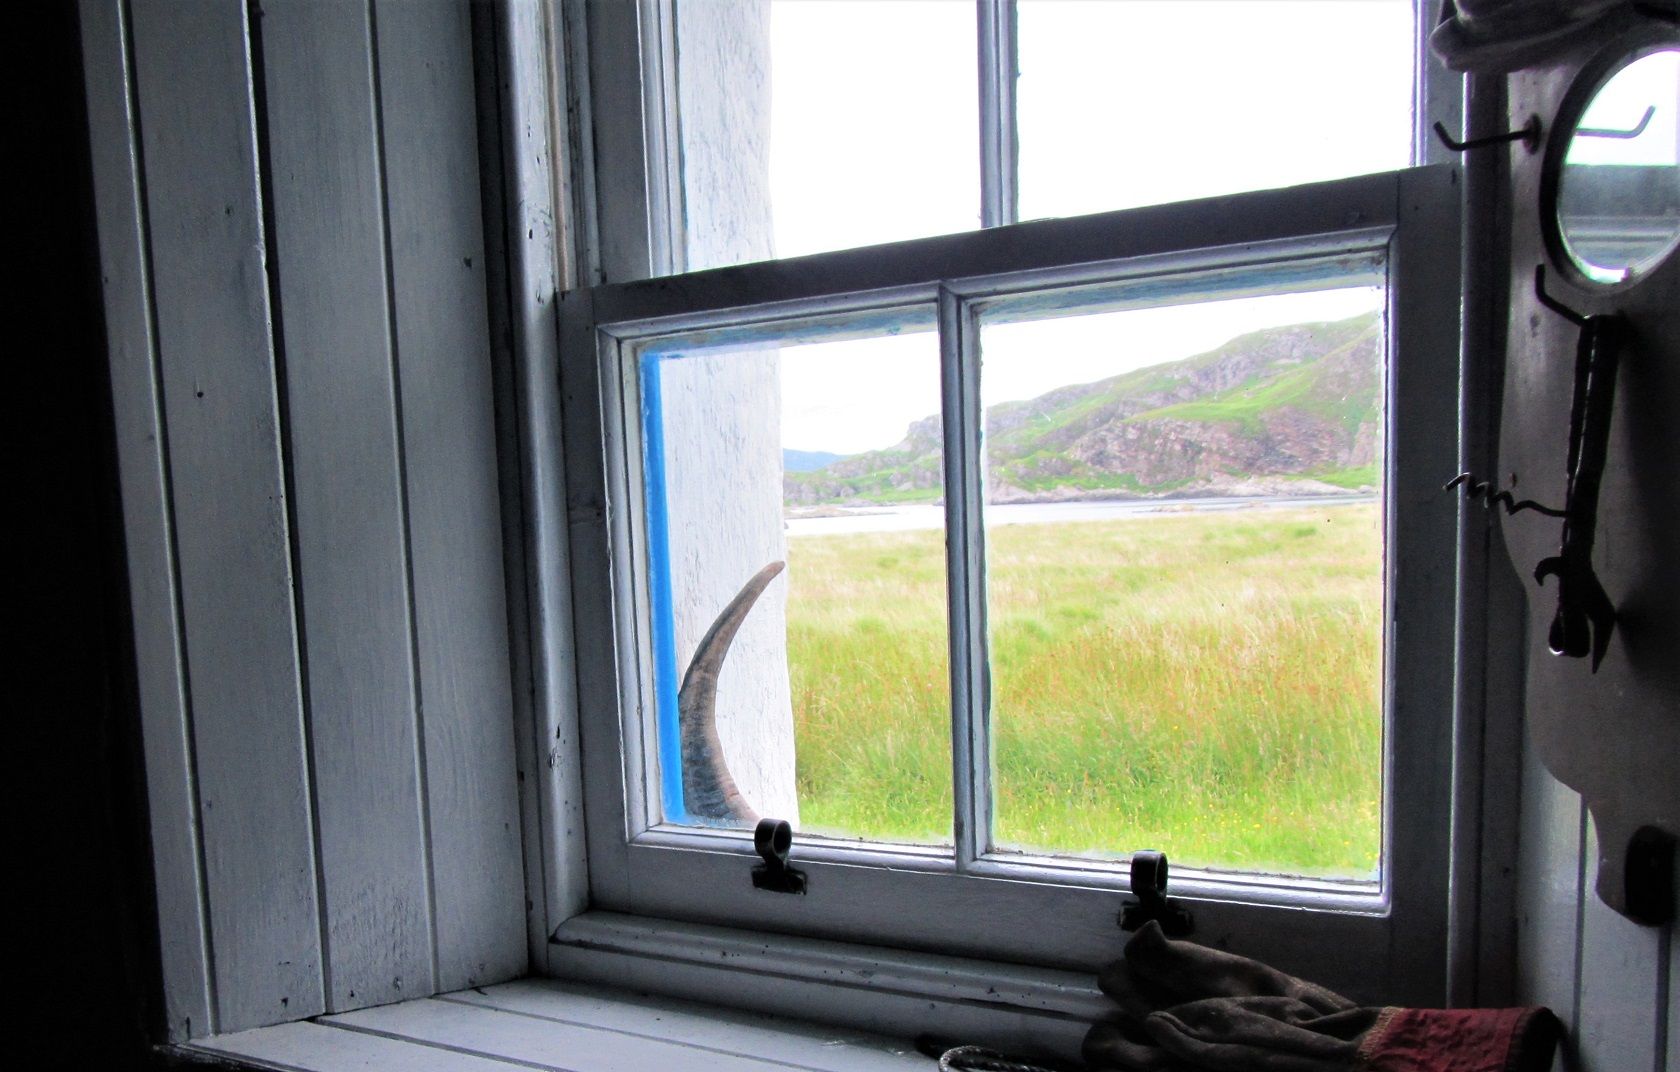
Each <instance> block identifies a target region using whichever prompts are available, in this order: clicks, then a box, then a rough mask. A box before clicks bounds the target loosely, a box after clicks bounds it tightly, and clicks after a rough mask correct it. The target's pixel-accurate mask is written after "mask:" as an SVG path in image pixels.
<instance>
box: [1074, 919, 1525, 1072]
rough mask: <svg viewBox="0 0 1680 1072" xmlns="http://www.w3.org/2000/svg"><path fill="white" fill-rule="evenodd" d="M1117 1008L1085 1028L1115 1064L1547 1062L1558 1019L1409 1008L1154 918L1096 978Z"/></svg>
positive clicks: (1330, 1068) (1497, 1070) (1295, 1067)
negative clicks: (1356, 999)
mask: <svg viewBox="0 0 1680 1072" xmlns="http://www.w3.org/2000/svg"><path fill="white" fill-rule="evenodd" d="M1098 983H1099V985H1100V986H1101V987H1102V989H1103V992H1104V993H1106V994H1107V995H1108V996H1109V997H1111V998H1113V999H1114V1001H1115V1004H1116V1005H1117V1006H1118V1008H1117V1010H1116V1011H1115V1012H1114V1014H1113V1015H1112V1016H1110V1017H1109V1018H1108V1019H1106V1020H1103V1021H1100V1022H1098V1023H1096V1024H1094V1025H1093V1026H1092V1027H1091V1030H1090V1032H1089V1033H1088V1034H1087V1035H1086V1037H1085V1047H1084V1057H1085V1060H1086V1062H1087V1063H1088V1064H1089V1065H1090V1066H1091V1067H1092V1068H1093V1069H1099V1070H1114V1072H1544V1070H1545V1069H1548V1068H1550V1067H1551V1060H1552V1051H1553V1049H1554V1048H1555V1047H1556V1045H1557V1036H1558V1023H1557V1019H1556V1018H1555V1017H1554V1016H1552V1014H1551V1013H1550V1012H1548V1011H1547V1010H1545V1009H1540V1008H1519V1009H1402V1008H1379V1007H1371V1006H1359V1005H1355V1004H1354V1003H1353V1002H1352V1001H1349V1000H1348V999H1347V998H1345V997H1342V996H1341V995H1340V994H1337V993H1335V992H1334V991H1331V990H1327V989H1325V988H1324V987H1321V986H1318V985H1316V984H1314V983H1309V982H1307V981H1305V980H1302V979H1297V978H1296V977H1294V976H1292V975H1289V974H1286V973H1284V972H1280V971H1278V970H1277V969H1275V968H1271V967H1268V966H1266V965H1264V964H1261V963H1259V962H1258V961H1254V960H1250V959H1249V958H1247V957H1240V956H1237V955H1236V954H1233V953H1226V952H1222V951H1220V950H1217V949H1208V948H1205V947H1203V946H1199V945H1196V944H1195V943H1193V942H1182V941H1173V940H1171V939H1168V938H1167V937H1166V935H1164V934H1162V933H1161V928H1160V925H1159V924H1157V923H1155V922H1150V923H1147V924H1145V925H1144V926H1143V927H1142V928H1140V929H1139V930H1138V932H1137V933H1136V934H1135V935H1133V936H1132V939H1131V941H1129V942H1128V943H1127V944H1126V951H1125V956H1124V957H1123V958H1122V959H1121V960H1119V961H1116V962H1115V963H1114V964H1111V965H1109V966H1108V967H1107V968H1105V969H1103V971H1102V972H1101V973H1100V974H1099V976H1098Z"/></svg>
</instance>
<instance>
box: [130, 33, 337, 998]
mask: <svg viewBox="0 0 1680 1072" xmlns="http://www.w3.org/2000/svg"><path fill="white" fill-rule="evenodd" d="M131 12H132V20H133V22H132V26H133V54H134V68H135V70H134V74H135V81H136V85H137V89H138V97H137V99H138V109H137V110H138V114H139V129H140V132H141V146H142V150H143V153H144V161H145V193H146V212H147V216H148V222H149V230H150V234H151V240H152V243H151V254H152V259H151V269H152V283H153V295H154V305H155V309H156V333H157V335H156V339H157V348H158V356H159V365H160V377H159V382H160V384H161V392H162V396H163V409H164V415H165V421H166V425H167V428H168V436H169V479H170V482H171V486H172V487H173V491H174V523H175V533H176V546H177V562H178V569H179V576H180V604H181V613H182V615H183V619H184V623H185V629H184V634H185V650H186V664H187V671H188V681H189V683H190V693H189V694H190V701H191V709H192V719H193V739H194V744H195V747H196V756H197V760H198V767H197V769H198V789H199V804H200V822H201V823H202V828H203V836H204V867H205V885H206V890H207V896H208V900H209V909H210V910H209V920H210V933H211V943H212V947H213V949H214V956H215V962H214V971H213V974H214V980H215V988H216V1015H217V1018H218V1019H217V1027H218V1029H220V1030H223V1031H234V1030H239V1029H242V1028H247V1027H254V1026H257V1025H260V1024H268V1023H275V1022H278V1021H281V1020H292V1019H297V1018H299V1017H303V1016H310V1015H313V1014H315V1013H318V1012H320V1011H321V1010H322V1009H323V1007H324V1000H323V993H322V985H321V943H320V926H319V918H318V906H317V901H316V889H315V853H314V846H313V844H312V843H311V839H310V828H311V826H312V816H311V814H310V802H309V790H308V781H307V764H306V760H305V756H304V730H303V720H302V711H301V697H300V685H299V670H298V652H297V644H296V634H295V623H294V617H293V596H292V575H291V557H290V548H289V546H288V544H289V541H288V535H287V528H288V522H287V517H286V509H285V492H284V486H283V481H282V472H281V453H280V429H279V419H278V411H277V404H276V395H275V376H274V359H273V351H272V346H271V335H270V321H269V304H268V291H267V281H266V278H265V274H264V257H265V250H264V235H263V224H262V211H261V200H260V195H259V192H258V173H257V145H256V125H255V115H254V111H253V101H252V92H251V89H252V80H251V56H250V51H249V47H248V35H247V26H246V21H245V9H244V7H243V6H242V5H233V4H205V3H174V2H169V0H134V2H133V4H132V7H131Z"/></svg>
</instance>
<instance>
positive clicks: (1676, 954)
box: [1663, 923, 1680, 1072]
mask: <svg viewBox="0 0 1680 1072" xmlns="http://www.w3.org/2000/svg"><path fill="white" fill-rule="evenodd" d="M1667 945H1668V1008H1667V1009H1665V1010H1664V1012H1663V1015H1664V1019H1663V1027H1664V1032H1665V1034H1667V1036H1668V1051H1667V1053H1666V1055H1665V1060H1666V1061H1667V1062H1668V1063H1667V1064H1665V1065H1664V1066H1663V1068H1664V1070H1665V1072H1680V942H1676V941H1675V940H1674V925H1673V924H1672V923H1671V924H1669V926H1668V939H1667Z"/></svg>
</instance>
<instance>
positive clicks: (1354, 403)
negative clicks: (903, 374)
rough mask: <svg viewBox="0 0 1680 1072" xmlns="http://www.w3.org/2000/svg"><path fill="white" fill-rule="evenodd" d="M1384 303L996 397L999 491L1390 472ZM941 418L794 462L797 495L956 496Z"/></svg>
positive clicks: (1132, 492)
mask: <svg viewBox="0 0 1680 1072" xmlns="http://www.w3.org/2000/svg"><path fill="white" fill-rule="evenodd" d="M1381 340H1382V333H1381V324H1380V321H1379V319H1378V315H1377V314H1376V313H1367V314H1363V315H1360V316H1356V317H1351V318H1349V319H1347V320H1339V321H1334V322H1330V323H1310V324H1292V325H1288V326H1285V327H1277V328H1267V329H1264V330H1261V331H1255V332H1250V333H1248V334H1246V335H1239V336H1238V337H1236V338H1234V339H1232V340H1230V341H1229V342H1227V343H1225V344H1224V345H1222V346H1220V347H1218V348H1216V349H1214V350H1210V351H1208V352H1207V353H1203V354H1197V355H1195V356H1194V357H1187V358H1184V359H1182V360H1178V361H1171V362H1166V363H1163V364H1159V365H1151V366H1149V367H1147V368H1143V369H1139V370H1137V371H1135V372H1128V373H1124V374H1122V375H1119V376H1113V377H1110V378H1108V379H1105V380H1098V381H1097V382H1095V383H1083V384H1072V385H1069V386H1067V387H1059V388H1057V389H1055V390H1053V391H1050V392H1048V393H1046V394H1043V395H1040V396H1039V397H1037V398H1033V399H1029V400H1026V401H1019V402H1004V403H1000V404H999V405H996V406H992V407H991V408H989V409H988V410H987V411H986V464H987V473H988V489H989V498H990V501H992V502H1053V501H1059V500H1067V499H1099V498H1100V499H1114V498H1151V497H1160V496H1167V495H1173V496H1184V495H1226V494H1291V493H1296V494H1302V493H1315V492H1331V491H1336V490H1359V489H1362V488H1368V487H1372V486H1373V485H1374V484H1375V483H1376V472H1377V463H1378V457H1377V451H1378V446H1379V441H1380V438H1381V437H1380V430H1381V419H1382V414H1381V410H1380V408H1379V407H1380V403H1379V399H1380V390H1379V388H1380V385H1381V366H1382V347H1381ZM939 429H940V422H939V417H938V416H937V415H934V416H930V417H924V418H923V419H921V420H919V421H916V422H914V423H913V424H911V425H910V427H909V429H907V430H906V432H905V436H904V439H903V440H902V441H901V442H899V443H897V444H895V445H894V446H892V447H889V448H887V449H885V450H877V451H869V452H866V453H863V454H853V455H849V456H847V457H844V458H841V459H838V460H833V461H830V462H828V463H827V464H826V465H824V466H823V467H822V468H821V469H817V470H796V469H794V468H792V467H791V466H789V467H787V472H786V473H785V475H784V477H783V495H784V499H785V501H786V504H787V505H788V506H790V507H808V506H819V505H846V504H858V505H864V504H885V503H895V502H931V501H934V500H936V499H938V498H939V497H940V494H941V492H940V485H941V481H942V476H943V475H942V473H941V467H940V449H941V443H940V430H939Z"/></svg>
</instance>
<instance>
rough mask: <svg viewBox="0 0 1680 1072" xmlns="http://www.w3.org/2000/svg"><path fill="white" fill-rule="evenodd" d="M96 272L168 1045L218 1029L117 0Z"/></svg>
mask: <svg viewBox="0 0 1680 1072" xmlns="http://www.w3.org/2000/svg"><path fill="white" fill-rule="evenodd" d="M81 21H82V46H83V49H84V50H85V52H86V56H87V59H86V61H85V64H84V66H85V68H86V70H87V75H88V77H87V82H86V85H87V96H88V116H89V126H90V128H91V129H93V130H96V131H103V132H108V136H104V137H96V138H94V139H93V140H92V146H91V148H92V165H93V183H94V201H95V212H96V214H97V217H98V220H99V264H100V273H101V275H102V276H103V278H104V280H105V284H106V286H105V294H104V298H105V331H106V335H107V337H108V340H109V351H110V368H111V402H112V406H111V409H112V417H113V420H114V423H115V428H116V444H117V465H118V470H119V479H120V480H121V482H122V488H123V492H122V506H123V529H124V532H125V534H126V536H127V540H126V543H127V552H128V553H127V566H128V593H129V607H130V612H131V613H132V615H133V620H134V645H135V669H136V686H137V689H138V693H139V703H140V732H141V741H142V746H143V749H144V753H145V761H146V772H147V776H146V784H147V789H148V795H149V798H150V799H149V808H148V811H149V813H150V814H149V818H150V821H151V826H150V832H151V838H152V857H153V873H154V874H155V875H156V877H157V899H158V924H159V925H158V939H159V954H160V956H161V958H162V961H163V974H164V983H165V985H164V992H163V1004H164V1008H163V1014H164V1022H165V1024H166V1025H167V1031H168V1037H169V1039H170V1041H181V1040H184V1039H188V1038H191V1037H192V1036H193V1035H195V1034H198V1035H202V1034H204V1033H205V1032H206V1031H211V1030H214V1022H213V1020H212V1018H211V1011H210V1010H211V1004H212V995H211V992H210V945H209V933H208V929H207V927H206V926H205V904H204V889H203V884H202V882H203V875H202V873H201V871H200V868H199V859H200V855H199V850H200V845H199V828H198V799H197V788H196V786H195V784H194V780H193V759H192V743H191V741H190V740H189V737H188V730H187V726H188V721H187V694H186V689H187V685H186V674H185V669H186V668H185V664H184V662H183V658H182V651H181V644H180V635H181V634H180V619H179V616H178V615H177V613H176V609H177V604H176V590H175V536H174V532H173V528H172V524H171V518H170V499H169V492H170V489H169V474H168V470H167V466H168V460H167V458H166V457H165V442H166V438H165V436H164V434H163V414H162V410H161V406H160V402H159V398H158V390H157V365H156V361H155V358H156V354H155V351H154V348H153V339H152V320H151V316H152V310H151V285H150V281H149V280H148V278H147V269H146V255H147V249H146V229H145V222H144V212H143V209H142V206H141V193H140V190H141V187H140V162H139V160H138V159H137V156H136V154H135V152H134V126H133V113H132V100H131V98H130V88H131V85H132V80H131V78H130V75H131V72H130V70H129V68H128V28H127V26H126V25H125V24H124V21H123V16H122V8H121V5H120V4H119V3H118V2H117V0H83V2H82V4H81Z"/></svg>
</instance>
